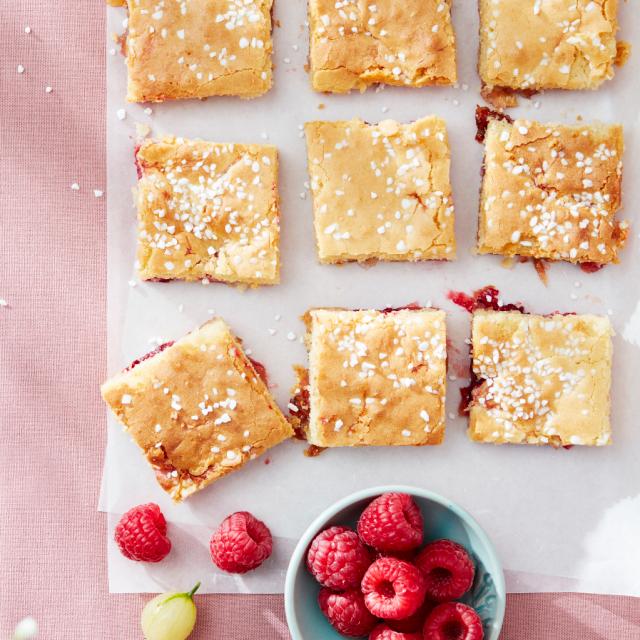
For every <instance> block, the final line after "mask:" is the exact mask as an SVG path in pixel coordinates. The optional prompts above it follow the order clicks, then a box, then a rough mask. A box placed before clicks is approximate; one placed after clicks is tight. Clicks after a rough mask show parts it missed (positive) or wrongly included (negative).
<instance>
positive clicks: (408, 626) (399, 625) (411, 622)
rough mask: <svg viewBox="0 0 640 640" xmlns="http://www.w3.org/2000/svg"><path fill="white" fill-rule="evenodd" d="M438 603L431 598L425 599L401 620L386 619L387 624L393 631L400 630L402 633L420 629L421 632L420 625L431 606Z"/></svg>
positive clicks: (431, 608)
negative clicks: (412, 612)
mask: <svg viewBox="0 0 640 640" xmlns="http://www.w3.org/2000/svg"><path fill="white" fill-rule="evenodd" d="M436 604H438V603H437V602H433V601H432V600H425V601H424V602H423V603H422V606H421V607H420V608H419V609H418V610H417V611H416V612H415V613H414V614H412V615H410V616H409V617H408V618H402V620H388V621H387V624H388V625H389V626H390V627H391V628H392V629H393V630H394V631H401V632H402V633H413V632H414V631H420V632H421V633H422V627H423V625H424V621H425V620H426V618H427V616H428V615H429V614H430V613H431V611H432V610H433V608H434V607H435V606H436Z"/></svg>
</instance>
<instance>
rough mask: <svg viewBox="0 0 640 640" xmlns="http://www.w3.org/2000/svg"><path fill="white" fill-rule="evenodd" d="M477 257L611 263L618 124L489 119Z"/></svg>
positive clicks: (619, 242)
mask: <svg viewBox="0 0 640 640" xmlns="http://www.w3.org/2000/svg"><path fill="white" fill-rule="evenodd" d="M485 145H486V152H485V166H484V180H483V184H482V194H481V202H480V219H479V225H478V251H479V253H493V254H500V255H505V256H515V255H520V256H529V257H533V258H539V259H549V260H566V261H570V262H577V263H591V264H592V265H604V264H606V263H609V262H617V259H618V252H619V250H620V249H621V248H622V247H623V246H624V242H625V239H626V235H627V226H628V225H627V224H626V223H625V222H618V221H617V220H616V212H617V211H618V209H619V208H620V200H621V181H622V153H623V149H624V143H623V138H622V127H621V126H620V125H615V124H614V125H605V124H592V125H586V124H584V125H583V124H581V125H574V126H567V125H560V124H543V123H540V122H532V121H529V120H516V121H515V122H513V123H509V122H507V121H504V120H496V119H493V120H490V121H489V125H488V127H487V133H486V138H485Z"/></svg>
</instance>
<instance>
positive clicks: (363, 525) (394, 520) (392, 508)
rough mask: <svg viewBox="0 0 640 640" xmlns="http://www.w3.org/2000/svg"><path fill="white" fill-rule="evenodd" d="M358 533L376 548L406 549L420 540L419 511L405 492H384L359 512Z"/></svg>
mask: <svg viewBox="0 0 640 640" xmlns="http://www.w3.org/2000/svg"><path fill="white" fill-rule="evenodd" d="M358 535H359V536H360V538H362V541H363V542H364V543H365V544H368V545H369V546H370V547H373V548H374V549H376V550H377V551H386V552H394V551H409V550H410V549H415V548H416V547H419V546H420V545H421V544H422V514H421V513H420V509H418V505H417V504H416V503H415V502H414V501H413V498H412V497H411V496H410V495H408V494H406V493H385V494H383V495H381V496H379V497H378V498H376V499H375V500H374V501H373V502H371V503H370V504H369V506H368V507H367V508H366V509H365V510H364V511H363V512H362V515H361V516H360V520H358Z"/></svg>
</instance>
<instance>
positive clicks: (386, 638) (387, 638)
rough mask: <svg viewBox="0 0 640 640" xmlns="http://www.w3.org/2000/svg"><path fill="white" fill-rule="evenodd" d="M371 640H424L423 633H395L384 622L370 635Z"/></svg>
mask: <svg viewBox="0 0 640 640" xmlns="http://www.w3.org/2000/svg"><path fill="white" fill-rule="evenodd" d="M369 640H422V632H421V631H410V632H403V631H394V630H393V629H392V628H391V627H390V626H389V625H388V624H385V623H384V622H383V623H382V624H379V625H378V626H377V627H376V628H375V629H374V630H373V631H372V632H371V633H370V634H369Z"/></svg>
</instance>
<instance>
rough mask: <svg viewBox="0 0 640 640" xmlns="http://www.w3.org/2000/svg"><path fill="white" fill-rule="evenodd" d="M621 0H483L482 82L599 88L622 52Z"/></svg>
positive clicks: (520, 86) (524, 86) (513, 86)
mask: <svg viewBox="0 0 640 640" xmlns="http://www.w3.org/2000/svg"><path fill="white" fill-rule="evenodd" d="M617 12H618V1H617V0H480V55H479V63H478V68H479V72H480V77H481V79H482V82H483V83H484V85H485V86H486V87H487V88H488V89H489V90H491V89H493V88H494V87H498V88H506V89H512V90H516V91H522V90H524V91H536V90H541V89H596V88H597V87H599V86H600V85H601V84H602V82H604V81H605V80H607V79H609V78H611V77H613V74H614V65H615V63H616V59H617V56H618V43H617V42H616V32H617V30H618V21H617Z"/></svg>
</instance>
